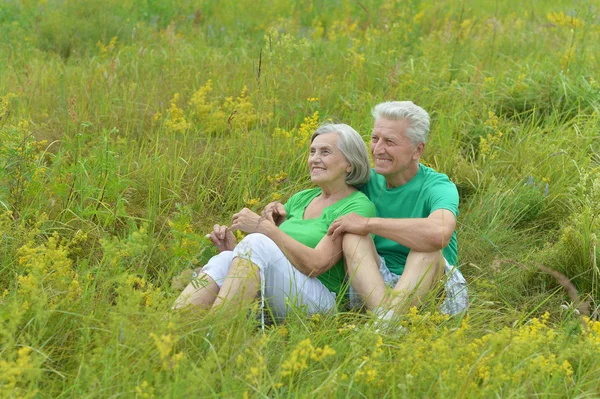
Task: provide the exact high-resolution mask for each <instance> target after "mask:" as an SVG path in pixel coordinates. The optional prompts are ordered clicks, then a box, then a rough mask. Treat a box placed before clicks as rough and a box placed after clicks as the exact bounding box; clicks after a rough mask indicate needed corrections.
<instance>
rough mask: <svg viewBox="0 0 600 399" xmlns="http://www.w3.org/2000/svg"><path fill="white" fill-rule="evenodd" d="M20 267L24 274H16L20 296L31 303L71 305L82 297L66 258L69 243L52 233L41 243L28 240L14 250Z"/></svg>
mask: <svg viewBox="0 0 600 399" xmlns="http://www.w3.org/2000/svg"><path fill="white" fill-rule="evenodd" d="M17 254H18V257H19V265H20V266H21V267H22V268H23V270H24V272H25V273H26V274H22V275H19V276H18V278H17V281H18V283H19V294H20V295H23V296H24V297H25V298H28V300H30V301H31V302H32V303H39V304H42V305H46V304H55V303H58V302H59V301H61V300H63V299H65V300H67V301H68V302H72V301H74V300H76V299H77V298H79V297H80V295H81V282H80V281H79V276H78V274H77V273H76V272H75V271H74V270H73V267H72V261H71V259H69V257H68V254H69V244H68V243H65V242H61V239H60V236H59V235H58V233H56V232H54V233H53V234H52V236H51V237H49V238H48V241H47V242H46V243H44V244H41V245H38V246H35V244H34V243H33V242H32V241H30V242H28V243H26V244H25V245H23V246H22V247H21V248H19V250H18V251H17Z"/></svg>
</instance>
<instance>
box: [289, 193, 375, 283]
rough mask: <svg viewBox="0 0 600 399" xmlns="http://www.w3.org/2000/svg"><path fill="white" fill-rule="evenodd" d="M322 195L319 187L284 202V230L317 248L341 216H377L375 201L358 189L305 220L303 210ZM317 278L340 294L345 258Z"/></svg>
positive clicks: (344, 274)
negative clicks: (285, 214) (285, 215)
mask: <svg viewBox="0 0 600 399" xmlns="http://www.w3.org/2000/svg"><path fill="white" fill-rule="evenodd" d="M320 194H321V189H320V188H313V189H309V190H305V191H301V192H299V193H297V194H295V195H293V196H292V197H291V198H290V199H289V200H288V201H287V202H286V204H285V205H284V207H285V211H286V213H287V219H286V220H285V221H284V222H283V223H282V224H281V225H280V226H279V228H280V229H281V230H282V231H283V232H284V233H286V234H287V235H289V236H290V237H292V238H293V239H295V240H297V241H299V242H301V243H302V244H304V245H306V246H308V247H311V248H315V247H316V246H317V244H318V243H319V241H321V239H322V238H323V237H324V236H325V234H327V229H329V226H330V225H331V223H333V221H334V220H335V219H337V218H338V217H340V216H342V215H346V214H348V213H351V212H355V213H357V214H359V215H361V216H364V217H374V216H375V206H374V205H373V203H372V202H371V201H369V199H368V198H367V197H366V196H365V195H364V194H363V193H361V192H360V191H356V192H354V193H352V194H350V195H349V196H347V197H346V198H343V199H341V200H339V201H337V202H336V203H334V204H332V205H330V206H328V207H326V208H325V209H323V212H322V213H321V216H319V217H318V218H313V219H304V210H305V209H306V207H307V206H308V204H310V203H311V201H312V200H313V199H315V198H316V197H317V196H318V195H320ZM283 252H284V253H285V250H284V251H283ZM317 278H318V279H319V280H320V281H321V283H323V285H324V286H325V287H327V289H328V290H329V291H331V292H335V293H336V294H337V293H338V292H339V291H340V288H341V286H342V283H343V282H344V280H345V278H346V272H345V270H344V261H343V259H342V260H340V261H339V262H338V263H336V264H335V265H334V266H333V267H332V268H331V269H329V270H328V271H326V272H325V273H323V274H321V275H320V276H317Z"/></svg>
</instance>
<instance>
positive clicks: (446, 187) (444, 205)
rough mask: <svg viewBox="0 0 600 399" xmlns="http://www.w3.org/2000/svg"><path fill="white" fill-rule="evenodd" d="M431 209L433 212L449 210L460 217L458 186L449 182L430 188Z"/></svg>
mask: <svg viewBox="0 0 600 399" xmlns="http://www.w3.org/2000/svg"><path fill="white" fill-rule="evenodd" d="M429 192H430V195H429V208H430V209H431V212H433V211H435V210H438V209H447V210H449V211H450V212H452V213H453V214H454V216H455V217H458V202H459V197H458V190H457V189H456V185H454V183H452V182H451V181H449V180H445V181H438V182H436V184H434V185H432V186H431V187H430V190H429Z"/></svg>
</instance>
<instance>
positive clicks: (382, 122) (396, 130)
mask: <svg viewBox="0 0 600 399" xmlns="http://www.w3.org/2000/svg"><path fill="white" fill-rule="evenodd" d="M406 127H407V122H406V121H404V120H398V121H396V120H389V119H377V120H376V121H375V126H373V133H374V134H381V135H385V136H393V137H398V136H404V132H405V131H406Z"/></svg>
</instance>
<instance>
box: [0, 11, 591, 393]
mask: <svg viewBox="0 0 600 399" xmlns="http://www.w3.org/2000/svg"><path fill="white" fill-rule="evenodd" d="M599 54H600V8H599V6H598V4H597V3H596V2H594V1H590V0H588V1H585V0H584V1H577V2H574V1H552V2H550V1H543V0H536V1H534V0H532V1H529V2H521V3H520V4H519V5H518V6H517V5H516V4H513V3H512V2H501V1H490V0H473V1H462V2H461V1H452V0H444V1H438V2H435V3H434V2H425V1H418V0H411V1H377V0H366V1H362V2H346V1H338V2H329V1H316V0H306V1H294V2H286V1H282V0H270V1H267V0H253V1H247V0H239V1H235V2H234V1H213V0H206V1H202V2H197V3H192V2H188V1H182V0H177V1H173V2H156V1H141V0H124V1H123V0H121V1H118V2H117V1H113V0H105V1H102V2H100V1H97V0H90V1H86V2H77V1H71V0H62V1H59V0H56V1H53V0H45V1H44V0H42V1H19V2H16V1H11V0H9V1H4V2H2V3H1V4H0V215H1V216H0V316H1V318H0V320H2V323H1V324H0V337H1V338H0V396H2V397H113V396H125V397H140V398H142V397H153V396H155V397H181V396H184V395H194V396H225V397H230V396H233V397H266V396H268V397H307V396H315V395H316V396H317V397H346V396H352V397H383V396H402V397H405V396H409V397H410V396H414V397H490V396H501V397H519V396H533V395H536V396H543V397H547V396H560V397H565V396H566V397H588V396H589V397H595V396H598V395H600V384H599V383H598V378H597V375H598V371H599V369H600V361H599V360H598V359H600V322H598V321H594V319H593V318H592V319H591V320H590V319H588V318H586V317H581V318H580V316H578V315H577V314H576V312H574V309H576V308H578V307H580V308H581V310H582V312H583V313H585V312H586V310H589V312H590V314H591V315H592V317H593V316H594V311H595V310H597V306H598V304H599V303H600V283H599V279H600V270H599V269H598V262H597V258H598V255H599V254H600V250H599V249H598V234H599V232H600V207H598V203H600V169H599V167H600V155H599V136H598V133H599V131H600V82H599V81H600V78H599V77H598V73H597V71H598V70H599V69H600V58H599ZM390 99H411V100H413V101H414V102H416V103H418V104H419V105H421V106H423V107H424V108H425V109H427V110H429V111H430V113H431V114H432V117H433V125H432V133H431V139H430V142H429V143H428V145H427V148H426V152H425V156H424V162H425V163H427V164H428V165H431V166H433V167H434V168H436V169H437V170H439V171H442V172H444V173H446V174H448V175H449V176H450V178H451V179H452V180H453V181H454V182H455V183H456V184H457V186H458V187H459V191H460V194H461V208H460V212H461V213H460V215H459V225H458V232H459V251H460V252H459V257H460V268H461V270H462V271H463V273H464V274H465V276H466V278H467V280H468V282H469V288H470V292H471V296H472V306H471V309H470V311H469V316H468V317H465V318H460V319H447V318H445V317H443V316H441V315H439V314H437V313H436V312H435V309H436V303H435V301H434V300H432V301H430V302H429V303H427V304H425V305H424V306H423V307H422V308H420V309H418V310H417V309H414V311H413V312H412V313H411V314H410V315H408V316H407V317H406V318H404V319H403V320H402V323H403V325H404V326H405V327H406V328H405V330H403V332H397V331H396V332H394V331H387V332H378V331H376V329H375V328H373V327H372V326H371V325H370V324H369V318H368V316H367V315H364V314H351V313H341V314H338V315H336V316H328V317H326V316H320V317H312V318H308V319H307V318H306V317H304V316H302V315H301V314H298V315H295V314H294V315H292V316H290V318H289V319H288V321H287V322H286V323H284V324H282V325H278V326H275V327H272V328H269V329H268V330H266V331H264V332H263V331H262V330H261V329H260V328H259V326H258V324H257V322H256V321H255V318H254V317H252V316H250V317H248V314H250V315H252V314H254V310H252V309H249V310H248V312H249V313H248V312H239V311H238V312H237V313H235V314H234V313H230V314H218V315H216V314H209V315H204V314H191V313H185V312H183V313H176V314H173V313H172V312H170V311H169V307H170V304H171V303H172V302H173V300H174V298H175V297H176V296H177V295H178V290H177V288H176V287H174V286H173V285H172V278H173V277H174V276H177V275H179V273H180V272H182V271H183V270H185V269H189V268H190V267H192V266H193V265H199V264H202V262H203V261H205V260H206V259H207V258H208V257H209V256H210V255H211V254H212V253H213V252H212V251H213V250H212V248H210V245H209V243H208V242H207V241H206V240H205V239H204V238H203V237H204V234H205V233H206V232H207V231H209V230H210V227H211V226H212V225H213V224H214V223H217V222H218V223H227V222H228V218H229V217H230V215H231V214H232V213H233V212H235V211H237V210H239V209H240V208H241V207H243V206H249V207H251V208H254V209H260V208H261V207H262V206H263V205H265V204H266V203H268V202H270V201H271V200H273V199H282V200H285V199H286V198H288V197H289V195H291V194H292V193H294V192H296V191H298V190H299V189H302V188H305V187H308V186H309V185H310V182H309V180H308V178H307V173H306V166H305V160H306V149H307V145H306V144H307V139H308V137H309V136H310V134H311V133H312V130H313V129H314V127H315V126H316V125H318V124H319V123H321V122H325V121H327V120H330V119H331V120H334V121H342V122H345V123H348V124H350V125H352V126H353V127H355V128H356V129H357V130H358V131H359V132H361V133H362V134H363V135H364V137H365V138H367V137H368V134H369V131H370V128H371V125H372V120H371V117H370V108H371V107H372V106H373V105H375V104H376V103H377V102H380V101H383V100H390ZM545 268H549V269H552V270H556V271H559V272H561V273H563V274H564V275H566V276H567V277H568V278H569V279H570V281H571V282H572V284H573V285H574V287H575V288H576V291H577V292H578V293H575V289H574V288H573V287H571V286H570V285H569V284H568V283H569V282H568V281H562V284H561V282H560V281H557V279H556V278H554V277H551V276H550V275H549V274H548V273H547V272H544V271H543V270H545ZM566 288H569V289H570V295H571V296H570V297H569V296H568V295H567V293H568V290H567V289H566ZM577 295H578V297H577ZM582 301H586V302H585V303H584V305H583V306H580V302H582ZM561 305H564V306H561ZM595 316H597V314H596V315H595Z"/></svg>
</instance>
